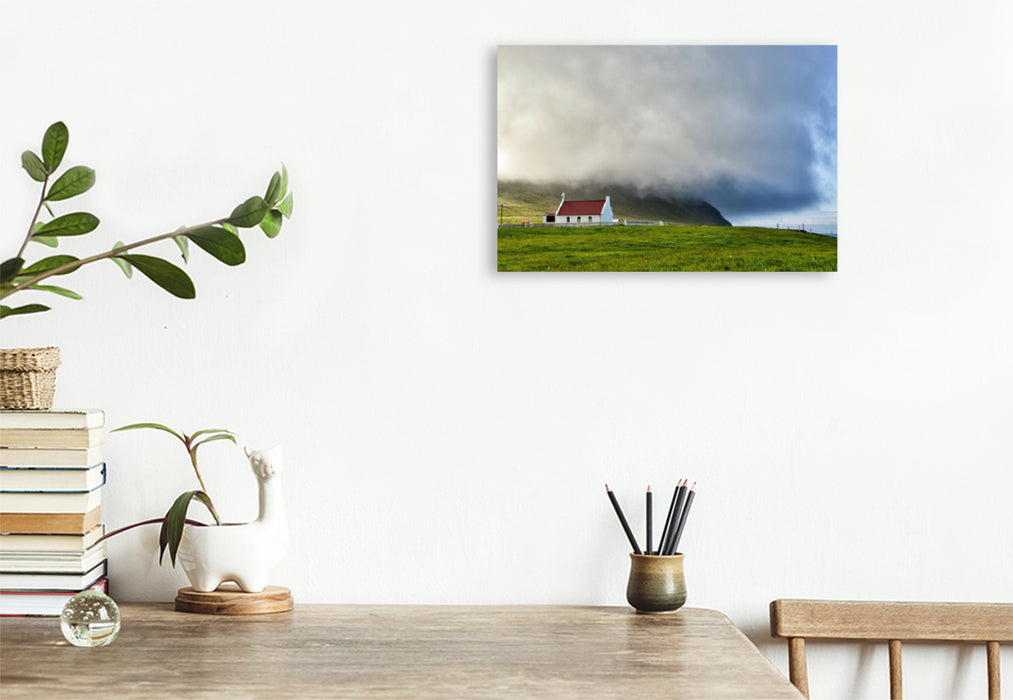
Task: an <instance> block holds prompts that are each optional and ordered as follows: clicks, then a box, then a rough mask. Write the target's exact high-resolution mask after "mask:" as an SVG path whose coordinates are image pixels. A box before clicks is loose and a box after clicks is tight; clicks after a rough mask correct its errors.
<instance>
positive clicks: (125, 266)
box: [109, 241, 134, 279]
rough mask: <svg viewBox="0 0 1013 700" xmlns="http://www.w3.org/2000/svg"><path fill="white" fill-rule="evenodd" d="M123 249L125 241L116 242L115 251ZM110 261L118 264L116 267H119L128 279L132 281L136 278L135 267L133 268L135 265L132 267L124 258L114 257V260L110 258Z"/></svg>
mask: <svg viewBox="0 0 1013 700" xmlns="http://www.w3.org/2000/svg"><path fill="white" fill-rule="evenodd" d="M122 247H123V241H116V245H114V246H113V250H116V249H117V248H122ZM109 259H110V260H112V261H113V262H114V263H116V267H118V268H120V269H121V270H123V274H124V275H126V276H127V279H130V278H131V277H133V276H134V267H133V265H131V264H130V263H128V262H127V261H126V260H124V259H123V258H117V257H112V258H109Z"/></svg>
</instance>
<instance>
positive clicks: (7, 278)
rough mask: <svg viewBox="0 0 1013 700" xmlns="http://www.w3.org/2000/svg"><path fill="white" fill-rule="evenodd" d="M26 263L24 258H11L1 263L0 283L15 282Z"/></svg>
mask: <svg viewBox="0 0 1013 700" xmlns="http://www.w3.org/2000/svg"><path fill="white" fill-rule="evenodd" d="M24 264H25V259H24V258H10V259H9V260H4V261H3V263H0V284H7V283H8V282H13V281H14V278H15V277H17V276H18V273H19V272H21V268H22V267H23V266H24Z"/></svg>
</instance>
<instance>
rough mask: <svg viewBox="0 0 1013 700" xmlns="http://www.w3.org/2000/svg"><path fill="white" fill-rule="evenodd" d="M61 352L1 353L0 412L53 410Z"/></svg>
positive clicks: (14, 350)
mask: <svg viewBox="0 0 1013 700" xmlns="http://www.w3.org/2000/svg"><path fill="white" fill-rule="evenodd" d="M59 366H60V348H54V347H49V348H14V349H8V350H0V408H35V409H48V408H52V407H53V394H54V393H55V392H56V368H57V367H59Z"/></svg>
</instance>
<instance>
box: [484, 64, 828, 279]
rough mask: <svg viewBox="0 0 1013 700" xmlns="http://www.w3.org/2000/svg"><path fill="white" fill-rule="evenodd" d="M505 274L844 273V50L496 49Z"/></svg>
mask: <svg viewBox="0 0 1013 700" xmlns="http://www.w3.org/2000/svg"><path fill="white" fill-rule="evenodd" d="M496 168H497V189H498V191H497V209H496V221H497V266H498V269H499V270H501V271H512V270H518V271H546V272H553V271H580V270H590V271H836V270H837V240H838V239H837V47H836V46H827V45H814V46H797V45H791V46H501V47H499V49H498V51H497V162H496Z"/></svg>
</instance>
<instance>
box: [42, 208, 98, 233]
mask: <svg viewBox="0 0 1013 700" xmlns="http://www.w3.org/2000/svg"><path fill="white" fill-rule="evenodd" d="M98 224H99V220H98V217H97V216H95V215H94V214H89V213H88V212H85V211H79V212H75V213H73V214H64V215H63V216H60V217H57V218H55V219H53V220H52V221H49V222H47V223H45V224H43V225H42V226H40V227H39V229H38V230H37V231H36V232H35V233H34V234H32V237H33V238H34V237H35V236H40V235H43V234H45V235H47V236H80V235H81V234H84V233H90V232H91V231H94V230H95V229H96V228H98Z"/></svg>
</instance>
